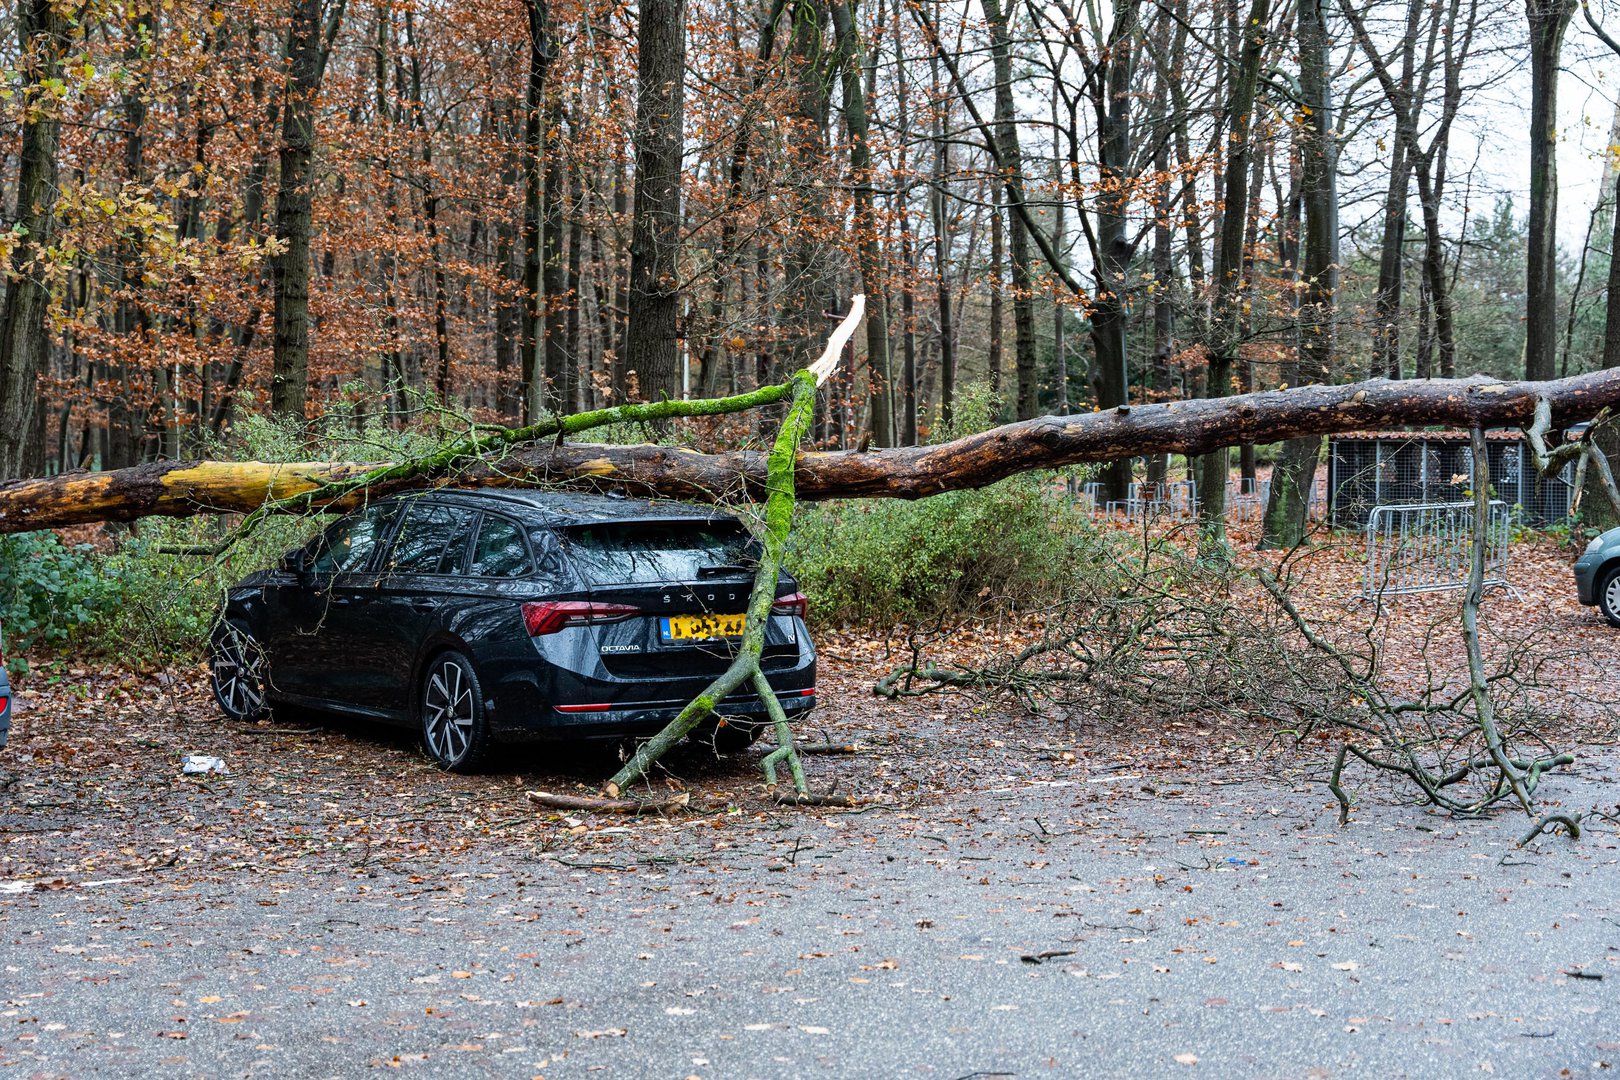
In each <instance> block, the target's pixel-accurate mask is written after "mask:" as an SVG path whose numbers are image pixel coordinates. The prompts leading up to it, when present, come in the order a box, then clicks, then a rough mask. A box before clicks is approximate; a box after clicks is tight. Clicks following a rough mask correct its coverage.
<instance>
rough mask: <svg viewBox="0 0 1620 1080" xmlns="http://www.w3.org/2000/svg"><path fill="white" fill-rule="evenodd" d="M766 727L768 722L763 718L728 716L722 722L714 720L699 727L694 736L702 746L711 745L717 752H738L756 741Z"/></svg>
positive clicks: (768, 725)
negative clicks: (750, 718)
mask: <svg viewBox="0 0 1620 1080" xmlns="http://www.w3.org/2000/svg"><path fill="white" fill-rule="evenodd" d="M768 727H770V724H768V723H766V722H765V721H763V720H749V719H746V718H744V717H737V716H728V717H726V718H725V723H724V724H721V723H719V722H718V721H716V722H715V723H714V724H711V725H707V726H705V727H703V728H701V729H699V731H698V733H697V734H696V735H695V736H694V737H695V738H696V739H697V741H698V742H700V743H702V744H703V745H704V746H712V747H713V748H714V751H715V753H717V754H740V753H742V752H743V751H744V750H747V749H748V748H749V747H750V746H753V745H754V743H756V742H758V741H759V737H760V736H761V735H763V734H764V733H765V729H766V728H768Z"/></svg>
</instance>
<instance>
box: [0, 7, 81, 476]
mask: <svg viewBox="0 0 1620 1080" xmlns="http://www.w3.org/2000/svg"><path fill="white" fill-rule="evenodd" d="M71 32H72V27H71V26H70V25H69V22H68V19H67V17H66V14H65V13H64V9H63V8H62V7H61V6H60V5H58V4H55V3H53V2H52V0H23V2H22V3H21V4H20V5H19V7H18V9H17V39H18V43H19V45H20V46H21V49H22V57H21V59H20V60H19V62H18V66H19V67H21V68H22V69H23V80H22V81H23V88H24V90H25V92H27V93H29V94H30V96H32V95H33V94H36V93H38V89H39V87H40V86H41V85H42V84H46V83H48V82H51V81H53V80H57V79H59V78H60V77H61V71H62V58H63V56H64V54H65V53H66V52H67V49H68V45H69V35H70V34H71ZM60 134H61V118H60V116H59V115H58V113H57V112H56V110H55V109H53V108H51V107H49V106H47V107H43V108H40V109H38V110H31V109H30V110H24V112H23V121H22V149H21V152H20V156H19V160H18V169H17V220H16V223H15V225H14V226H13V230H14V231H17V227H18V226H20V227H21V230H22V231H24V235H23V238H22V241H21V242H20V243H18V245H17V248H16V250H15V251H14V252H12V256H11V266H10V267H9V270H10V272H11V274H12V275H13V276H12V278H11V281H10V282H9V284H8V286H7V288H6V298H5V308H4V311H3V312H0V480H3V479H6V478H8V477H13V476H24V475H27V474H28V473H31V472H34V471H36V470H38V469H39V468H40V467H41V466H42V465H43V464H44V453H43V450H44V448H43V447H42V446H40V445H39V442H38V440H37V439H35V437H34V431H35V414H36V412H37V410H38V408H39V377H40V374H41V373H42V372H43V371H44V370H45V359H46V356H47V354H48V353H49V351H50V340H51V339H50V333H49V331H48V330H47V328H46V321H45V316H46V313H47V311H48V309H49V308H50V300H51V297H50V290H49V289H48V288H47V287H46V285H45V283H44V281H43V280H42V275H41V274H40V273H39V272H38V270H37V269H36V268H35V265H34V264H35V260H41V261H43V260H44V259H47V258H49V257H50V256H49V254H48V253H49V250H50V247H51V243H52V241H53V239H54V238H55V235H56V227H57V221H56V197H57V181H56V176H57V150H58V139H59V137H60Z"/></svg>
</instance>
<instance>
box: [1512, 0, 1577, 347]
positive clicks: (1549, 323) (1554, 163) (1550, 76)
mask: <svg viewBox="0 0 1620 1080" xmlns="http://www.w3.org/2000/svg"><path fill="white" fill-rule="evenodd" d="M1525 14H1526V16H1527V17H1528V21H1529V24H1530V207H1529V217H1530V244H1529V251H1528V253H1527V257H1526V260H1525V322H1524V370H1525V375H1526V377H1528V378H1531V379H1550V378H1552V375H1553V372H1554V370H1555V367H1556V364H1557V359H1558V153H1557V148H1558V143H1557V140H1558V63H1559V57H1560V56H1561V55H1562V53H1563V48H1564V32H1565V30H1567V29H1568V28H1569V20H1570V18H1571V17H1572V16H1573V15H1574V14H1575V0H1525Z"/></svg>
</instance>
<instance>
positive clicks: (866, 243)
mask: <svg viewBox="0 0 1620 1080" xmlns="http://www.w3.org/2000/svg"><path fill="white" fill-rule="evenodd" d="M828 7H829V9H830V11H831V14H832V22H833V34H834V35H835V40H836V41H837V43H838V52H839V59H840V62H841V66H842V68H843V89H844V123H845V125H846V126H847V127H848V128H849V165H850V173H851V179H852V180H853V181H854V185H855V221H854V229H855V261H856V265H857V266H858V267H859V269H860V274H861V284H862V287H863V288H864V290H865V292H866V303H867V307H866V363H867V366H868V369H869V383H868V385H869V387H870V395H869V398H868V400H869V401H870V402H871V406H872V441H873V443H875V444H876V445H878V446H893V445H895V438H894V398H893V385H894V377H893V373H892V372H891V371H890V370H889V320H888V313H887V311H886V310H885V308H886V304H885V303H884V297H885V295H886V294H887V291H888V290H887V289H886V288H885V285H884V281H883V271H882V261H883V260H882V253H881V252H880V250H879V247H878V221H877V214H876V213H875V210H874V207H873V205H872V199H873V194H872V147H871V143H870V135H869V128H868V123H867V114H866V94H865V91H864V90H863V89H862V87H861V68H862V57H863V56H864V50H863V49H862V48H861V41H860V34H859V33H858V31H857V30H856V28H855V24H854V20H853V19H852V18H851V17H850V11H849V5H848V3H847V0H831V3H830V4H829V5H828Z"/></svg>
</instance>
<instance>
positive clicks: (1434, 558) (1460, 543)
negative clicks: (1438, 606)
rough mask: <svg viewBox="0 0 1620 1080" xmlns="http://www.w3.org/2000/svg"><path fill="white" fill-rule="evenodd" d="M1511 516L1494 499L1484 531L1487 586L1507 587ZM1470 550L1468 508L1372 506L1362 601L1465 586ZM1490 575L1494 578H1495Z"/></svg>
mask: <svg viewBox="0 0 1620 1080" xmlns="http://www.w3.org/2000/svg"><path fill="white" fill-rule="evenodd" d="M1512 527H1513V515H1512V513H1511V512H1510V509H1509V507H1508V505H1507V503H1505V502H1503V501H1501V500H1500V499H1493V500H1492V501H1491V504H1490V512H1489V517H1488V519H1487V521H1486V530H1485V584H1486V585H1506V584H1507V581H1506V579H1504V578H1503V577H1502V576H1501V569H1502V566H1503V565H1504V564H1505V562H1506V557H1507V546H1508V538H1509V535H1510V532H1511V530H1512ZM1473 546H1474V504H1473V503H1472V502H1448V503H1412V504H1408V505H1397V506H1375V507H1373V508H1372V512H1371V513H1370V514H1368V516H1367V580H1366V583H1365V585H1364V586H1363V588H1362V595H1363V596H1365V597H1368V598H1369V599H1370V598H1375V597H1378V596H1382V595H1385V594H1388V593H1421V592H1436V591H1439V590H1442V589H1462V588H1467V586H1468V569H1469V561H1470V559H1471V558H1472V555H1473ZM1493 572H1494V573H1493Z"/></svg>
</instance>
